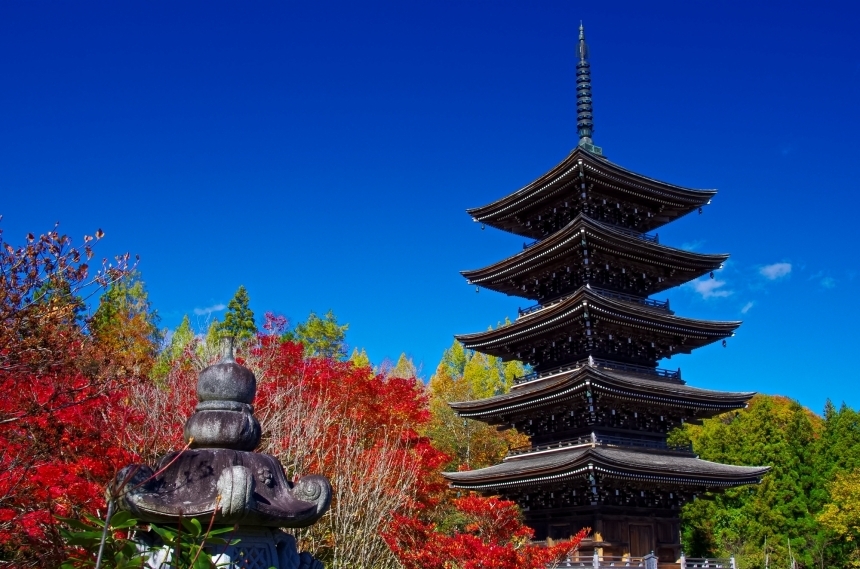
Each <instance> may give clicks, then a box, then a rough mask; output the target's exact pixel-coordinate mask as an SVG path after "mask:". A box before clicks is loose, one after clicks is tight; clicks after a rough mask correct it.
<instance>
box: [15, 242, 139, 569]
mask: <svg viewBox="0 0 860 569" xmlns="http://www.w3.org/2000/svg"><path fill="white" fill-rule="evenodd" d="M101 237H102V232H101V230H99V231H97V232H96V237H95V238H93V237H84V244H83V246H82V247H79V248H76V247H74V246H73V245H72V240H71V239H70V238H69V237H68V236H66V235H61V234H60V233H58V232H57V231H56V227H55V228H54V230H53V231H50V232H48V233H45V234H43V235H40V236H38V237H35V236H34V235H32V234H31V235H28V236H27V238H26V243H25V244H24V245H23V246H20V247H13V246H12V245H10V244H9V243H6V242H5V241H4V240H3V236H2V231H0V393H2V397H0V562H3V563H6V564H9V565H10V566H16V567H35V566H40V567H45V566H49V567H54V566H57V565H58V564H59V561H60V560H61V559H62V558H63V545H62V542H61V540H60V538H59V535H58V533H57V524H56V521H55V520H54V517H53V516H55V515H71V516H74V515H78V514H80V513H81V511H83V510H89V511H95V510H96V509H97V508H101V507H103V505H104V500H103V497H102V495H103V491H104V486H105V484H106V482H107V481H108V480H109V479H110V477H111V476H112V475H113V473H114V471H115V467H116V466H121V465H122V464H124V463H127V462H128V461H129V460H130V459H131V458H132V457H131V456H130V455H129V454H128V453H127V452H126V451H123V450H122V447H121V445H120V444H119V441H120V439H121V435H122V430H119V429H117V426H118V425H125V424H129V422H130V420H131V417H130V416H129V410H128V409H127V408H125V406H124V405H123V404H122V401H121V397H120V393H121V385H120V383H119V382H118V380H117V378H115V377H107V376H106V375H105V374H103V373H102V371H103V369H104V368H103V364H105V363H107V364H110V360H111V358H110V355H109V354H99V353H98V349H97V346H96V345H95V342H94V341H93V338H92V336H91V335H89V334H87V332H86V323H87V322H86V320H85V318H84V317H83V314H82V310H83V308H84V300H85V299H86V298H87V297H88V296H90V295H92V294H95V293H97V292H98V291H100V290H103V289H104V288H106V287H108V286H110V284H111V283H113V282H115V281H116V280H117V279H121V278H123V276H124V275H125V274H126V273H127V272H128V270H129V269H130V268H131V267H130V266H129V257H128V255H124V256H122V257H118V258H117V259H116V261H115V264H109V263H108V262H107V260H105V261H103V262H102V268H101V270H99V271H98V272H96V273H95V274H94V275H93V274H92V273H91V270H90V267H89V265H88V263H89V261H90V260H91V258H92V256H93V250H92V248H91V244H92V242H93V241H94V239H95V240H98V239H100V238H101Z"/></svg>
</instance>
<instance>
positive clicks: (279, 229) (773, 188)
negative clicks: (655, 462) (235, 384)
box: [0, 0, 860, 411]
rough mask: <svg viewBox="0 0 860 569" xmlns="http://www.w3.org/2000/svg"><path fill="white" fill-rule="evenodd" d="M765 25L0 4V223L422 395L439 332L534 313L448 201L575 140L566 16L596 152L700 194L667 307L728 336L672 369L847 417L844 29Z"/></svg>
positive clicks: (543, 9) (619, 15)
mask: <svg viewBox="0 0 860 569" xmlns="http://www.w3.org/2000/svg"><path fill="white" fill-rule="evenodd" d="M772 6H776V4H774V3H755V2H743V3H740V2H737V3H734V2H702V1H694V2H647V3H645V2H613V3H597V2H594V3H588V4H586V3H582V2H570V1H563V2H518V3H514V2H505V1H494V2H490V1H486V2H477V1H475V2H389V3H381V2H362V3H326V2H315V3H310V2H306V3H283V2H253V3H238V2H217V1H209V2H205V3H204V2H182V3H168V2H146V3H144V2H120V3H117V2H95V1H93V2H86V3H72V2H42V1H36V0H31V1H26V2H25V1H18V0H10V1H8V2H3V3H2V4H0V53H3V57H0V85H2V89H0V196H2V199H0V213H2V214H3V221H2V227H3V228H4V230H5V236H6V238H7V239H8V240H10V241H12V242H20V241H22V240H23V237H24V235H25V234H26V233H27V232H28V231H33V232H42V231H45V230H48V229H50V227H52V225H53V223H54V222H55V221H58V220H59V221H60V222H61V224H62V225H61V227H62V228H63V229H64V230H65V231H66V232H68V233H70V234H71V235H73V236H76V237H79V236H81V235H83V234H84V233H92V232H93V231H94V230H95V228H97V227H101V228H103V229H104V231H105V233H106V238H105V239H104V240H103V241H102V242H101V243H100V244H99V252H100V254H102V255H111V254H115V253H122V252H125V251H130V252H132V253H137V254H139V255H140V256H141V258H142V261H141V264H140V269H141V271H142V274H143V277H144V280H145V281H146V283H147V286H148V288H149V291H150V296H151V299H152V301H153V303H154V305H155V306H156V307H157V308H158V310H159V313H160V315H161V318H162V323H163V325H165V326H167V327H174V326H176V325H177V324H178V323H179V321H180V320H181V318H182V316H183V315H184V314H190V315H191V317H192V319H193V320H194V321H195V323H197V324H198V325H201V326H202V325H205V322H206V318H207V316H206V313H207V310H208V309H211V308H212V307H216V308H217V307H219V306H223V305H224V304H226V303H227V301H228V300H229V299H230V297H231V296H232V295H233V293H234V292H235V290H236V288H237V287H238V285H239V284H244V285H245V286H246V287H247V288H248V290H249V292H250V295H251V299H252V308H253V309H254V310H255V311H256V312H257V314H258V315H262V313H263V312H264V311H266V310H272V311H275V312H279V313H282V314H285V315H287V316H288V317H290V318H291V319H292V320H293V321H300V320H303V319H304V318H305V317H306V316H307V314H308V313H309V312H310V311H311V310H315V311H317V312H319V313H322V312H325V311H327V310H329V309H332V310H334V312H335V313H336V314H337V316H338V317H339V319H340V320H341V321H342V322H348V323H349V324H350V331H349V334H348V337H347V340H348V342H349V343H350V345H351V346H358V347H364V348H366V349H367V351H368V353H369V355H370V357H371V359H372V360H374V361H376V362H379V361H381V360H382V359H383V358H386V357H387V358H392V359H396V358H397V356H398V355H399V354H400V353H401V352H404V351H405V352H406V353H408V354H410V355H411V356H413V357H414V359H415V360H416V362H418V363H423V373H424V375H425V376H429V374H430V373H432V371H433V369H434V368H435V365H436V363H437V362H438V360H439V357H440V355H441V353H442V350H443V349H444V348H446V347H447V346H449V345H450V344H451V342H452V335H453V334H455V333H463V332H472V331H478V330H481V329H484V328H486V326H487V325H489V324H494V323H496V322H498V321H499V320H502V319H504V317H505V316H513V315H515V313H516V308H517V306H526V305H527V304H528V301H523V300H519V299H515V298H509V297H504V296H502V295H498V294H495V293H490V292H488V291H483V292H481V293H480V294H475V291H474V289H473V288H471V287H469V286H467V285H466V284H465V281H464V280H463V279H462V277H461V276H460V275H459V271H460V270H462V269H472V268H476V267H480V266H484V265H486V264H488V263H490V262H493V261H496V260H499V259H501V258H503V257H505V256H508V255H509V254H512V253H513V252H515V251H517V250H518V249H519V247H520V246H521V243H522V238H518V237H516V236H512V235H507V234H504V233H502V232H500V231H496V230H489V229H488V230H487V231H481V230H480V228H479V226H478V225H477V224H475V223H472V221H471V220H470V218H469V216H468V215H467V214H466V213H465V212H464V209H465V208H467V207H472V206H478V205H483V204H485V203H487V202H489V201H492V200H494V199H496V198H498V197H501V196H502V195H505V194H507V193H509V192H511V191H513V190H515V189H517V188H519V187H520V186H522V185H524V184H526V183H528V182H530V181H531V180H532V179H534V178H535V177H537V176H539V175H540V174H542V173H543V172H545V171H546V170H548V169H549V168H550V167H552V166H553V165H555V164H556V163H557V162H559V161H560V160H561V159H562V158H563V157H564V156H565V155H566V154H567V153H568V152H569V151H570V150H571V149H572V148H573V147H574V146H575V144H576V134H575V132H576V129H575V105H574V100H575V90H574V66H575V60H574V58H573V51H574V45H575V40H576V29H577V27H578V24H579V21H580V20H583V21H584V22H585V25H586V30H587V34H588V40H589V45H590V48H591V63H592V78H593V92H594V101H595V102H594V115H595V137H594V138H595V143H596V144H599V145H601V146H602V147H603V149H604V152H605V153H606V155H607V157H608V158H610V159H611V160H613V161H615V162H617V163H618V164H621V165H622V166H624V167H626V168H629V169H632V170H634V171H638V172H641V173H643V174H646V175H649V176H652V177H655V178H658V179H662V180H665V181H668V182H671V183H675V184H679V185H685V186H689V187H698V188H718V189H719V190H720V193H719V194H718V195H717V197H716V198H715V199H714V201H713V204H712V205H711V206H709V207H707V208H706V209H705V212H704V214H703V215H701V216H700V215H695V214H694V215H691V216H688V217H686V218H684V219H683V220H681V221H679V222H677V223H674V224H672V225H671V226H668V227H665V228H662V229H661V230H660V237H661V242H663V243H666V244H671V245H675V246H684V247H688V248H692V249H695V250H697V251H703V252H729V253H731V254H732V258H731V260H730V262H729V263H728V264H727V265H726V267H725V269H724V270H723V271H721V272H720V273H718V274H717V275H716V279H714V280H713V281H710V280H708V281H702V282H699V283H694V284H693V285H690V286H686V287H682V288H681V289H678V290H675V291H672V292H671V293H670V295H669V296H670V298H671V301H672V306H673V308H674V309H675V310H676V312H678V313H679V314H682V315H688V316H691V317H700V318H714V319H726V320H729V319H743V320H744V325H743V326H742V327H741V328H740V330H739V331H738V334H737V336H736V337H735V338H732V339H730V340H729V343H728V347H727V348H722V347H719V346H711V347H706V348H703V349H701V350H698V351H697V352H695V353H694V354H693V355H690V356H679V357H676V358H673V360H671V361H670V362H665V364H666V366H667V367H677V366H679V365H680V366H681V368H682V369H683V372H684V377H685V379H686V380H687V381H688V382H689V383H691V384H693V385H698V386H702V387H708V388H714V389H726V390H756V391H761V392H765V393H778V394H784V395H788V396H791V397H794V398H797V399H799V400H800V401H801V402H802V403H803V404H805V405H807V406H809V407H810V408H812V409H813V410H816V411H820V410H821V408H822V406H823V404H824V401H825V399H826V398H827V397H830V398H831V399H833V400H834V401H836V402H837V404H838V403H839V402H841V401H843V400H844V401H845V402H847V403H848V404H849V405H851V406H853V407H860V381H858V380H860V372H858V363H857V361H856V360H857V354H858V341H860V336H858V333H857V329H858V325H857V323H858V322H860V302H858V293H860V274H858V271H860V254H858V251H857V241H858V223H860V221H858V219H857V211H858V205H860V198H858V184H857V180H858V174H860V172H858V160H857V156H858V154H860V139H858V132H860V110H858V101H860V43H858V41H857V39H856V29H855V27H856V26H855V24H856V22H857V21H858V9H857V7H856V5H855V4H853V3H849V2H830V3H827V4H824V6H826V8H822V7H821V6H822V5H821V4H819V5H815V6H814V5H813V4H811V3H808V2H804V3H791V2H782V3H779V4H778V6H779V8H778V9H776V8H774V7H772ZM218 314H219V313H218V312H217V311H216V312H214V313H213V315H214V316H217V315H218Z"/></svg>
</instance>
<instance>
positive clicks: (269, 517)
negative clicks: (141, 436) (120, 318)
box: [112, 339, 331, 569]
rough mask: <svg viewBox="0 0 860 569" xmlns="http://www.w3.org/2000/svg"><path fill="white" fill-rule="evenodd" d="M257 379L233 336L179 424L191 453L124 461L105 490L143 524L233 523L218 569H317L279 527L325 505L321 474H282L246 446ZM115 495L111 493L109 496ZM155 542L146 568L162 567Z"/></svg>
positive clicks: (312, 518)
mask: <svg viewBox="0 0 860 569" xmlns="http://www.w3.org/2000/svg"><path fill="white" fill-rule="evenodd" d="M256 391H257V381H256V378H255V377H254V374H253V373H252V372H251V370H249V369H248V368H246V367H244V366H242V365H240V364H238V363H237V362H236V360H235V359H234V357H233V342H232V339H230V340H228V341H225V347H224V352H223V357H222V358H221V360H220V361H218V363H216V364H214V365H211V366H209V367H207V368H206V369H204V370H203V371H201V372H200V375H199V378H198V381H197V398H198V404H197V407H196V409H195V412H194V414H193V415H192V416H191V417H190V418H189V419H188V421H187V422H186V423H185V439H186V440H192V443H191V445H190V448H189V449H186V450H183V451H174V452H171V453H168V454H167V455H166V456H164V457H163V458H162V459H161V461H160V462H159V464H158V465H157V467H156V469H155V470H153V469H152V468H150V467H148V466H146V465H135V464H133V465H129V466H127V467H125V468H124V469H122V470H121V471H120V472H119V474H118V475H117V477H116V479H115V481H114V483H113V488H112V490H115V489H121V490H119V492H116V493H118V494H119V495H120V497H119V498H117V499H116V509H117V510H127V511H129V512H130V513H131V514H132V516H133V517H135V518H137V519H138V520H140V521H142V522H155V523H162V524H165V525H173V524H176V523H178V522H179V520H180V519H188V518H197V519H198V520H199V521H200V522H201V524H202V525H203V527H207V526H208V525H209V523H210V522H212V521H213V516H214V526H215V527H219V526H220V527H223V526H234V527H235V528H236V530H235V531H234V532H231V533H230V534H228V535H227V536H224V537H227V538H228V539H230V540H237V539H238V540H239V541H238V543H236V544H235V545H230V546H216V547H214V548H213V551H211V552H210V553H213V555H214V558H215V560H216V562H217V564H218V567H230V568H232V567H236V568H238V567H242V568H243V569H245V568H247V569H258V568H259V569H269V568H270V567H275V568H277V569H322V563H321V562H320V561H318V560H316V559H314V558H313V557H312V556H311V555H310V554H308V553H301V554H299V553H298V551H297V549H296V541H295V538H293V536H292V535H290V534H288V533H286V532H284V531H282V529H281V528H300V527H306V526H309V525H311V524H313V523H314V522H316V521H317V520H319V519H320V517H322V515H323V514H324V513H325V512H326V511H327V510H328V508H329V505H330V504H331V485H330V484H329V481H328V479H326V478H325V477H324V476H317V475H310V476H303V477H302V478H300V479H298V481H296V482H291V481H289V480H287V478H286V475H285V473H284V469H283V467H282V466H281V463H280V462H279V461H278V459H277V458H275V457H274V456H271V455H268V454H262V453H258V452H254V449H255V448H257V445H258V444H259V443H260V424H259V423H258V422H257V419H256V418H255V417H254V412H253V408H252V407H251V403H252V402H253V401H254V395H255V394H256ZM116 493H115V494H116ZM146 539H147V537H143V538H141V546H149V547H152V546H153V545H154V546H156V548H155V549H153V550H152V551H153V553H152V555H150V557H149V561H148V565H149V567H152V568H161V567H168V566H169V564H170V559H169V557H170V551H169V550H168V549H167V548H162V549H158V548H157V545H158V544H157V543H155V544H153V543H147V542H146V541H145V540H146Z"/></svg>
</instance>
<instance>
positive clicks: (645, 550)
mask: <svg viewBox="0 0 860 569" xmlns="http://www.w3.org/2000/svg"><path fill="white" fill-rule="evenodd" d="M652 551H654V532H653V528H652V527H651V526H650V525H645V524H630V555H631V556H632V557H645V556H646V555H648V554H649V553H651V552H652Z"/></svg>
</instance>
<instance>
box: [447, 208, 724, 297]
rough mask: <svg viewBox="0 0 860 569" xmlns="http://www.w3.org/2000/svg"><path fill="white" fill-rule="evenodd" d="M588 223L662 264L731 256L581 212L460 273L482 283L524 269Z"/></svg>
mask: <svg viewBox="0 0 860 569" xmlns="http://www.w3.org/2000/svg"><path fill="white" fill-rule="evenodd" d="M586 227H588V228H589V229H591V230H592V231H595V232H599V233H600V234H601V235H602V236H603V237H604V238H605V239H607V240H610V241H612V242H613V243H614V244H616V245H619V248H621V247H624V246H628V247H633V248H634V249H639V250H640V251H642V254H650V255H652V256H654V257H657V258H659V259H661V260H662V261H663V264H665V261H666V258H667V257H669V258H670V259H672V260H674V261H676V262H678V263H683V262H687V263H690V264H699V265H703V267H701V269H700V270H705V271H707V270H708V269H709V268H710V269H715V268H717V267H719V266H720V265H721V264H722V263H724V262H725V261H726V260H727V259H728V258H729V255H728V254H727V253H716V254H703V253H695V252H693V251H684V250H683V249H676V248H674V247H668V246H666V245H661V244H659V243H652V242H650V241H646V240H644V239H639V238H637V237H634V236H632V235H627V234H626V233H625V232H623V231H618V230H616V229H614V228H613V227H612V226H611V225H608V224H605V223H601V222H599V221H596V220H593V219H591V218H589V217H588V216H586V215H584V214H582V213H580V214H578V215H577V216H576V217H575V218H574V219H573V220H572V221H571V222H570V223H568V224H567V226H565V227H564V228H563V229H561V230H560V231H557V232H555V233H554V234H552V235H551V236H549V237H547V238H546V239H544V240H542V241H540V242H538V243H536V244H535V245H533V246H531V247H529V248H527V249H525V250H523V251H520V252H518V253H516V254H514V255H511V256H510V257H508V258H506V259H502V260H501V261H498V262H497V263H493V264H492V265H488V266H486V267H483V268H480V269H473V270H466V271H460V274H461V275H463V276H464V277H465V278H466V279H468V280H469V282H470V283H474V284H479V283H480V282H481V281H485V280H489V279H493V278H502V274H503V273H505V272H511V271H516V270H517V269H520V268H521V267H523V270H520V271H519V272H518V273H516V274H519V273H521V272H523V271H524V270H526V269H530V268H533V267H534V265H535V264H536V263H538V262H539V260H540V259H541V258H542V257H545V256H547V255H550V254H551V253H554V252H555V251H557V250H558V249H560V248H562V247H564V246H565V245H568V244H569V243H570V242H575V241H576V236H577V235H580V234H581V232H582V231H583V230H584V229H585V228H586ZM574 246H575V245H574ZM556 256H557V255H555V256H551V257H550V260H552V259H554V258H555V257H556ZM547 262H548V261H547ZM672 268H675V269H680V270H694V269H693V268H690V269H684V268H683V267H672ZM482 275H483V276H482ZM512 276H515V275H511V277H512ZM505 278H510V277H505Z"/></svg>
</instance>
